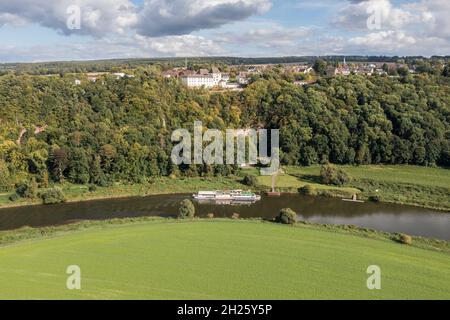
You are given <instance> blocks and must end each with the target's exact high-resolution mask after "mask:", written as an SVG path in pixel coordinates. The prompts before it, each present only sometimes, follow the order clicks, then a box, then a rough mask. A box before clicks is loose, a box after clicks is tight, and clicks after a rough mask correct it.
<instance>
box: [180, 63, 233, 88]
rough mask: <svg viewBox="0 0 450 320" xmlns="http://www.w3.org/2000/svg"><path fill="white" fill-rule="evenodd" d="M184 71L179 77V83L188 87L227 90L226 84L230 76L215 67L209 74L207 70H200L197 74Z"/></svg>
mask: <svg viewBox="0 0 450 320" xmlns="http://www.w3.org/2000/svg"><path fill="white" fill-rule="evenodd" d="M188 71H189V70H186V72H183V74H182V75H181V77H180V78H181V82H182V83H184V84H185V85H187V86H188V87H193V88H201V87H204V88H213V87H217V86H220V87H222V88H227V84H228V82H229V81H230V75H229V74H228V73H222V72H221V71H220V70H219V69H218V68H217V67H212V68H211V73H210V72H209V70H207V69H200V70H199V71H198V73H195V72H194V71H189V72H188Z"/></svg>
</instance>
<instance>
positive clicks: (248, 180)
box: [242, 174, 258, 187]
mask: <svg viewBox="0 0 450 320" xmlns="http://www.w3.org/2000/svg"><path fill="white" fill-rule="evenodd" d="M242 183H243V184H245V185H246V186H249V187H256V186H257V185H258V179H257V178H256V177H255V176H253V175H250V174H246V175H245V176H244V179H242Z"/></svg>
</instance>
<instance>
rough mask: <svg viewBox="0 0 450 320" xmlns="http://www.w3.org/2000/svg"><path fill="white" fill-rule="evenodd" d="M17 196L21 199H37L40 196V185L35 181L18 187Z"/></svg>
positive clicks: (32, 180)
mask: <svg viewBox="0 0 450 320" xmlns="http://www.w3.org/2000/svg"><path fill="white" fill-rule="evenodd" d="M16 194H17V195H18V196H19V197H21V198H27V199H35V198H36V197H37V196H38V184H37V183H36V180H35V179H31V180H30V181H27V182H23V183H20V184H18V185H17V187H16Z"/></svg>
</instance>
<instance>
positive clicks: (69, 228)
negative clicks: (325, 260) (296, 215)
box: [0, 217, 450, 254]
mask: <svg viewBox="0 0 450 320" xmlns="http://www.w3.org/2000/svg"><path fill="white" fill-rule="evenodd" d="M170 223H174V224H179V223H261V224H271V225H277V226H279V227H284V228H296V229H302V228H306V229H313V230H317V231H321V232H329V233H336V234H342V235H346V236H350V237H352V236H353V237H360V238H366V239H367V238H368V239H372V240H377V241H385V242H394V243H397V244H398V245H403V246H408V247H415V248H419V249H423V250H431V251H437V252H441V253H443V254H450V241H448V240H440V239H435V238H427V237H421V236H411V238H412V243H411V244H408V245H406V244H402V243H400V242H399V240H398V237H399V235H400V233H392V232H385V231H379V230H375V229H370V228H362V227H358V226H354V225H331V224H320V223H312V222H306V221H298V222H297V223H296V224H294V225H285V224H280V223H276V222H274V221H270V220H264V219H261V218H249V219H232V218H198V217H196V218H193V219H176V218H163V217H138V218H119V219H108V220H86V221H79V222H75V223H71V224H66V225H59V226H49V227H39V228H32V227H22V228H20V229H15V230H9V231H0V249H1V248H4V247H8V246H14V245H16V244H20V243H25V242H34V241H42V240H51V239H54V238H59V237H64V236H68V235H71V234H74V233H81V232H89V231H94V232H95V231H99V230H104V229H108V228H120V227H123V226H133V225H145V224H170Z"/></svg>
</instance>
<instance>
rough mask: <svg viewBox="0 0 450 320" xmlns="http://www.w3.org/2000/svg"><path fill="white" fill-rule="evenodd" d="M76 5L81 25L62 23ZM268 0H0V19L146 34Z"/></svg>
mask: <svg viewBox="0 0 450 320" xmlns="http://www.w3.org/2000/svg"><path fill="white" fill-rule="evenodd" d="M73 5H75V6H78V7H79V8H80V9H81V29H80V30H70V29H69V28H67V20H68V18H69V14H68V13H67V9H68V8H69V7H71V6H73ZM270 7H271V2H270V0H145V1H144V3H143V4H142V5H139V6H138V5H134V4H133V2H132V1H131V0H14V1H12V0H0V14H1V15H0V25H1V24H5V23H15V22H16V21H19V20H21V21H22V22H23V21H28V22H29V23H35V24H39V25H41V26H44V27H48V28H52V29H55V30H58V31H59V32H61V33H64V34H73V33H76V34H86V35H93V36H104V35H107V34H110V33H125V32H127V31H137V33H138V34H141V35H145V36H150V37H154V36H166V35H186V34H190V33H192V32H193V31H198V30H202V29H211V28H216V27H219V26H221V25H224V24H227V23H230V22H234V21H241V20H244V19H246V18H248V17H250V16H252V15H256V14H262V13H265V12H266V11H268V10H269V9H270Z"/></svg>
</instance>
